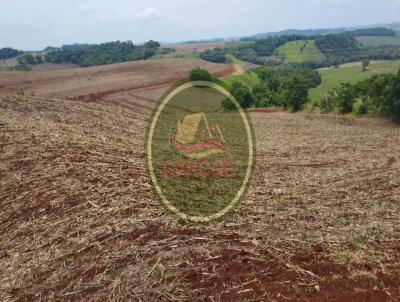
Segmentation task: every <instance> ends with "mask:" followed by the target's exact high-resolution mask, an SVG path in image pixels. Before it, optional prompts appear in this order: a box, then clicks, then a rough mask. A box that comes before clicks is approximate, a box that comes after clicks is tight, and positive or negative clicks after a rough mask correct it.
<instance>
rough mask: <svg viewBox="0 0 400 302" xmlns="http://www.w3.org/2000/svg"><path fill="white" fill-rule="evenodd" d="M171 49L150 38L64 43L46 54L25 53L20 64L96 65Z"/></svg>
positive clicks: (139, 57) (151, 54) (165, 51)
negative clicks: (139, 40)
mask: <svg viewBox="0 0 400 302" xmlns="http://www.w3.org/2000/svg"><path fill="white" fill-rule="evenodd" d="M171 51H172V50H171V49H168V48H161V47H160V43H159V42H157V41H153V40H150V41H148V42H146V43H144V44H143V45H135V44H133V43H132V41H126V42H120V41H116V42H107V43H102V44H92V45H88V44H73V45H64V46H63V47H62V48H61V49H55V48H52V49H51V50H50V49H49V51H48V52H47V54H46V55H44V56H42V55H37V56H33V55H26V56H24V57H22V58H21V60H20V63H21V64H40V63H43V62H49V63H73V64H77V65H79V66H81V67H88V66H97V65H105V64H113V63H121V62H127V61H137V60H145V59H148V58H150V57H152V56H154V55H155V54H166V53H169V52H171Z"/></svg>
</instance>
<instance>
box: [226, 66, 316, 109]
mask: <svg viewBox="0 0 400 302" xmlns="http://www.w3.org/2000/svg"><path fill="white" fill-rule="evenodd" d="M255 73H256V74H257V76H258V77H259V79H260V81H261V83H260V84H258V85H255V86H254V87H252V88H250V87H248V86H246V85H244V84H242V83H240V82H234V83H233V84H232V86H231V87H230V92H231V94H232V95H233V96H234V97H235V99H236V100H237V101H238V102H239V104H240V105H241V107H242V108H265V107H271V106H276V107H282V108H285V109H288V110H291V111H298V110H301V109H302V106H303V105H304V104H305V103H306V102H307V101H308V91H309V89H310V88H314V87H317V86H318V85H319V84H320V83H321V76H320V74H319V72H318V71H315V70H312V69H309V68H304V67H303V66H301V65H286V66H284V67H281V68H275V69H272V68H269V67H266V66H262V67H259V68H257V69H256V70H255ZM222 107H224V108H225V109H227V110H232V109H234V105H233V104H232V102H230V101H229V100H228V99H226V100H224V101H223V102H222Z"/></svg>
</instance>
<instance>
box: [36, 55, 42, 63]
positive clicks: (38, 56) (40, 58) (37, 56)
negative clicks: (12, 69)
mask: <svg viewBox="0 0 400 302" xmlns="http://www.w3.org/2000/svg"><path fill="white" fill-rule="evenodd" d="M35 61H36V64H41V63H43V58H42V55H36V56H35Z"/></svg>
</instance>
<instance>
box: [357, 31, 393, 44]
mask: <svg viewBox="0 0 400 302" xmlns="http://www.w3.org/2000/svg"><path fill="white" fill-rule="evenodd" d="M357 41H358V42H360V43H362V44H363V46H366V47H370V46H372V47H373V46H383V45H400V31H397V32H396V36H395V37H386V36H377V37H374V36H361V37H357Z"/></svg>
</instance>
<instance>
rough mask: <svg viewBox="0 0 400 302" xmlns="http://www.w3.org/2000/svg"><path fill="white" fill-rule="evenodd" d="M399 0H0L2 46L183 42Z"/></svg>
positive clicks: (394, 9)
mask: <svg viewBox="0 0 400 302" xmlns="http://www.w3.org/2000/svg"><path fill="white" fill-rule="evenodd" d="M399 12H400V0H379V1H372V0H148V1H137V0H108V1H106V0H83V1H82V0H40V1H39V0H0V48H2V47H13V48H18V49H23V50H39V49H43V48H45V47H46V46H61V45H63V44H72V43H100V42H107V41H116V40H120V41H126V40H131V41H133V42H134V43H141V42H144V41H147V40H150V39H153V40H157V41H160V42H179V41H187V40H198V39H208V38H218V37H241V36H247V35H253V34H257V33H263V32H270V31H278V30H284V29H292V28H296V29H310V28H332V27H347V26H356V25H370V24H379V23H390V22H398V21H400V15H399Z"/></svg>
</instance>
